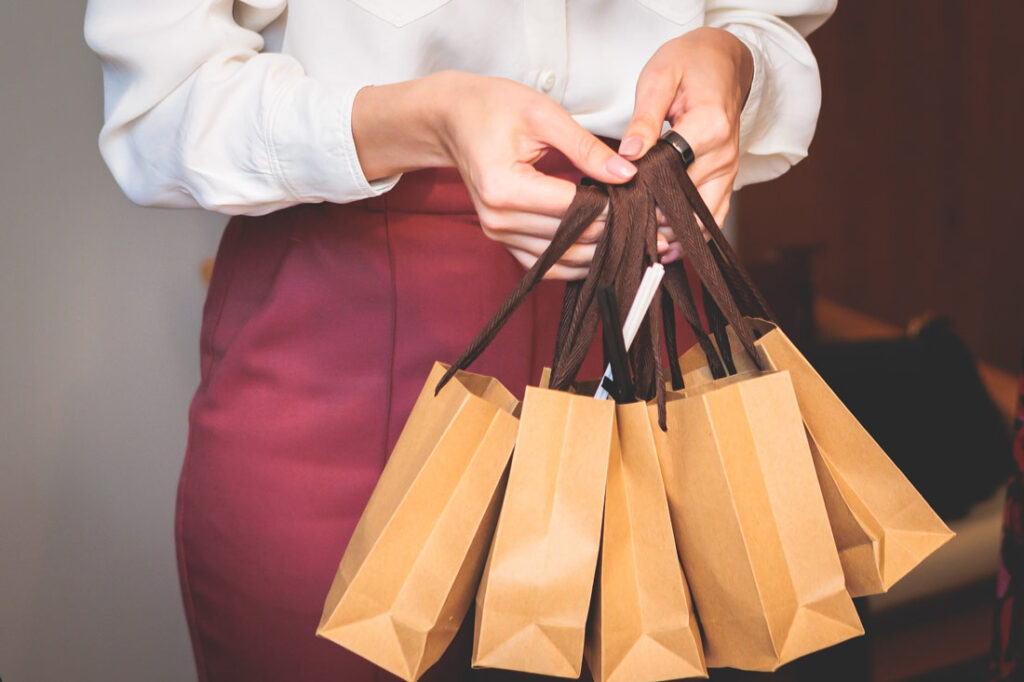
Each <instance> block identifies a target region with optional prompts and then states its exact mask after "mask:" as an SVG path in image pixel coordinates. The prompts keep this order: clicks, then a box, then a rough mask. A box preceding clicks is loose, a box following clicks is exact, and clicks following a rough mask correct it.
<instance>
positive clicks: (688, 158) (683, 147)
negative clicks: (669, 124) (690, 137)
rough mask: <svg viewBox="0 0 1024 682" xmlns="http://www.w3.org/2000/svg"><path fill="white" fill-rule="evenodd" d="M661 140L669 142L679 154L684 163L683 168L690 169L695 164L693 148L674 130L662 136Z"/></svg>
mask: <svg viewBox="0 0 1024 682" xmlns="http://www.w3.org/2000/svg"><path fill="white" fill-rule="evenodd" d="M661 139H663V140H665V142H668V143H669V144H670V145H672V147H673V148H674V149H675V150H676V151H677V152H679V158H680V159H682V161H683V168H689V167H690V164H691V163H693V158H694V157H693V147H691V146H690V143H689V142H687V141H686V140H685V139H684V138H683V136H682V135H680V134H679V133H677V132H676V131H674V130H670V131H668V132H667V133H665V134H664V135H662V136H661Z"/></svg>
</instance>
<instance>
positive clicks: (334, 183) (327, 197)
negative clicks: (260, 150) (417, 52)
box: [266, 77, 401, 204]
mask: <svg viewBox="0 0 1024 682" xmlns="http://www.w3.org/2000/svg"><path fill="white" fill-rule="evenodd" d="M365 85H366V84H342V85H335V84H324V83H320V82H317V81H315V80H314V79H312V78H309V77H303V78H301V79H299V80H298V81H297V82H295V83H294V84H292V86H291V87H290V88H287V89H286V90H284V91H283V92H282V93H281V95H280V97H279V98H278V101H277V105H276V106H274V107H273V109H272V111H271V114H270V116H269V117H268V119H267V135H266V141H267V147H268V149H267V153H268V155H269V157H270V163H271V168H272V170H273V172H274V174H275V175H277V177H278V179H279V181H280V182H281V184H282V186H284V187H285V189H286V190H287V191H288V193H289V194H291V195H292V198H293V199H294V200H295V201H296V202H301V203H312V202H320V201H330V202H333V203H338V204H344V203H348V202H352V201H358V200H360V199H366V198H369V197H375V196H379V195H381V194H383V193H385V192H387V191H388V190H390V189H391V188H392V187H394V186H395V184H396V183H397V182H398V180H399V179H400V178H401V175H395V176H393V177H389V178H383V179H381V180H375V181H373V182H370V181H369V180H367V179H366V175H365V174H364V173H363V169H362V167H361V166H360V165H359V156H358V154H357V153H356V144H355V140H354V139H353V137H352V103H353V102H354V101H355V97H356V93H357V92H359V90H360V89H361V88H363V87H364V86H365Z"/></svg>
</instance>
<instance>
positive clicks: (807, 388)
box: [684, 319, 954, 597]
mask: <svg viewBox="0 0 1024 682" xmlns="http://www.w3.org/2000/svg"><path fill="white" fill-rule="evenodd" d="M750 321H751V324H752V325H753V326H754V328H755V329H756V330H757V331H758V332H760V333H761V335H762V336H761V338H760V339H759V340H758V341H757V342H756V344H755V346H756V348H757V350H758V352H759V353H760V354H761V358H762V359H763V360H764V362H765V363H767V365H768V366H769V367H771V368H773V369H778V370H782V369H785V370H788V371H789V373H790V376H791V377H792V379H793V388H794V390H795V391H796V398H797V402H798V403H799V405H800V412H801V414H802V415H803V419H804V424H805V425H806V427H807V434H808V438H809V440H810V444H811V452H812V454H813V455H814V465H815V468H816V470H817V473H818V482H819V484H820V485H821V490H822V493H823V494H824V497H825V506H826V508H827V509H828V513H829V520H830V521H831V523H832V534H833V535H834V537H835V541H836V545H837V546H838V548H839V558H840V560H842V562H843V572H844V573H845V574H846V587H847V589H848V590H849V592H850V594H852V595H853V596H855V597H860V596H864V595H869V594H878V593H880V592H885V591H887V590H888V589H889V588H890V587H892V586H893V585H894V584H895V583H896V582H897V581H898V580H900V579H901V578H902V577H903V576H905V575H906V574H907V573H909V572H910V570H911V569H913V568H914V567H915V566H917V565H918V564H920V563H921V562H922V561H924V559H925V558H927V557H928V556H929V555H930V554H931V553H932V552H934V551H935V550H937V549H938V548H939V547H941V546H942V545H944V544H945V543H946V542H948V541H949V540H950V539H951V538H952V537H953V535H954V534H953V532H952V531H951V530H950V529H949V528H948V527H947V526H946V524H945V523H943V522H942V519H940V518H939V516H938V515H937V514H936V513H935V512H934V511H932V508H931V507H930V506H929V505H928V503H927V502H926V501H925V500H924V498H923V497H921V495H920V493H918V492H917V490H916V489H915V488H914V486H913V484H911V483H910V481H908V480H907V478H906V476H904V475H903V473H902V472H901V471H900V470H899V468H897V467H896V465H895V464H894V463H893V461H892V460H891V459H889V457H888V456H887V455H886V454H885V452H884V451H883V450H882V448H881V447H879V445H878V443H876V442H875V440H874V439H873V438H872V437H871V435H870V434H869V433H868V432H867V431H866V430H865V429H864V427H863V426H861V424H860V422H858V421H857V418H856V417H854V416H853V415H852V414H851V413H850V411H849V410H848V409H846V406H845V405H843V403H842V401H841V400H839V398H838V397H837V396H836V394H835V393H834V392H833V391H832V389H830V388H829V387H828V384H826V383H825V381H824V380H823V379H822V378H821V376H820V375H819V374H818V373H817V372H816V371H815V370H814V368H813V367H812V366H811V364H810V363H809V362H808V361H807V359H806V358H804V356H803V354H801V353H800V351H799V350H797V348H796V346H795V345H793V342H792V341H790V340H789V338H788V337H787V336H786V335H785V334H784V333H783V332H782V330H781V329H779V328H778V327H776V326H775V325H774V324H772V323H771V322H766V321H764V320H756V319H752V320H750ZM730 333H731V330H730ZM733 347H735V348H738V347H739V346H738V345H736V344H733ZM684 357H685V358H686V361H685V362H686V365H687V367H692V366H694V365H696V364H699V362H700V357H702V354H701V353H699V352H689V353H687V354H685V355H684ZM734 359H735V360H736V364H737V369H738V370H740V371H743V370H749V369H750V368H751V367H752V364H751V363H750V359H749V358H748V357H746V354H744V353H736V354H735V356H734Z"/></svg>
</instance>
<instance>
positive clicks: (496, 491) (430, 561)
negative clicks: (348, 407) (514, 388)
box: [317, 363, 518, 680]
mask: <svg viewBox="0 0 1024 682" xmlns="http://www.w3.org/2000/svg"><path fill="white" fill-rule="evenodd" d="M444 371H445V367H444V366H443V365H441V364H439V363H435V364H434V368H433V370H432V371H431V373H430V376H429V377H428V378H427V381H426V384H425V385H424V387H423V390H422V392H421V393H420V396H419V398H418V399H417V401H416V405H415V406H414V407H413V410H412V414H411V415H410V416H409V420H408V421H407V422H406V425H405V428H404V429H403V430H402V434H401V436H400V437H399V439H398V442H397V443H396V445H395V449H394V452H392V453H391V457H390V459H389V460H388V463H387V466H385V468H384V471H383V473H382V474H381V477H380V481H379V482H378V484H377V487H376V488H375V489H374V491H373V495H372V496H371V497H370V501H369V503H367V505H366V509H365V510H364V511H363V515H362V517H361V518H360V519H359V523H358V525H357V526H356V529H355V532H354V533H353V535H352V539H351V540H350V542H349V544H348V548H347V549H346V550H345V555H344V557H342V560H341V565H340V566H339V567H338V573H337V575H336V577H335V579H334V583H333V584H332V585H331V589H330V592H329V594H328V595H327V602H326V604H325V605H324V612H323V617H322V618H321V620H320V626H319V627H318V628H317V635H319V636H321V637H325V638H327V639H330V640H332V641H334V642H336V643H338V644H340V645H342V646H344V647H345V648H347V649H350V650H351V651H353V652H355V653H357V654H359V655H360V656H363V657H364V658H366V659H368V660H370V661H372V662H373V663H375V664H376V665H379V666H380V667H382V668H384V669H386V670H388V671H390V672H392V673H394V674H395V675H398V676H399V677H401V678H402V679H405V680H416V679H418V678H419V677H420V676H421V675H422V674H423V672H424V671H425V670H426V669H427V668H429V667H430V666H431V665H433V664H434V663H435V662H437V660H438V659H439V658H440V657H441V654H442V653H443V652H444V650H445V649H446V648H447V647H448V645H449V644H450V643H451V641H452V639H453V638H454V637H455V634H456V632H457V631H458V629H459V626H460V625H461V623H462V621H463V619H464V618H465V616H466V612H467V611H468V610H469V606H470V604H471V603H472V599H473V594H474V592H475V590H476V587H477V584H478V581H479V578H480V574H481V571H482V570H483V565H484V560H485V558H486V554H487V547H488V544H489V542H490V539H491V535H492V533H493V530H494V524H495V522H496V520H497V513H498V507H499V505H500V503H501V502H500V500H501V497H502V493H503V490H504V480H505V477H504V473H505V471H506V468H507V464H508V460H509V456H510V455H511V453H512V447H513V445H514V443H515V436H516V430H517V428H518V421H517V420H516V418H515V417H513V416H512V413H513V411H514V410H515V409H516V407H517V401H516V399H515V397H514V396H513V395H512V394H511V393H509V392H508V391H507V390H506V389H505V388H504V387H503V386H502V385H501V384H500V383H499V382H498V381H497V380H495V379H492V378H490V377H485V376H480V375H477V374H470V373H468V372H458V373H457V374H456V375H455V378H454V380H453V381H451V382H450V383H449V384H448V385H447V386H445V388H444V389H443V390H442V391H441V392H440V394H438V395H437V396H436V397H435V395H434V387H435V386H436V385H437V382H438V380H439V379H440V378H441V376H442V375H443V374H444Z"/></svg>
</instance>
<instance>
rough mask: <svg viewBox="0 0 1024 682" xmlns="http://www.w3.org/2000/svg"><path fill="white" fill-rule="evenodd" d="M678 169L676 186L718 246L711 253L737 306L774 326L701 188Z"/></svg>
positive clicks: (759, 293)
mask: <svg viewBox="0 0 1024 682" xmlns="http://www.w3.org/2000/svg"><path fill="white" fill-rule="evenodd" d="M677 166H678V167H677V168H676V169H675V170H676V182H677V183H678V184H679V187H680V189H682V191H683V194H684V195H686V199H687V200H688V201H689V202H690V205H691V206H693V210H694V212H695V213H696V214H697V218H699V219H700V222H701V224H703V225H704V229H705V230H706V231H707V233H708V235H709V236H710V237H711V241H712V242H713V243H714V246H715V248H713V249H712V250H711V251H712V255H713V256H714V258H715V261H716V262H717V263H718V265H719V268H720V269H721V271H722V274H723V275H724V276H725V278H726V280H727V281H728V283H729V289H730V290H731V291H732V293H733V296H734V297H736V299H737V302H738V303H739V304H740V306H741V308H742V309H743V314H744V315H748V316H752V317H763V318H764V319H766V320H770V321H772V322H774V321H775V316H774V315H773V314H772V311H771V308H769V306H768V302H767V301H766V300H765V298H764V296H763V295H762V294H761V291H760V290H759V289H758V288H757V286H756V285H755V284H754V280H753V279H751V277H750V273H749V272H748V271H747V269H746V267H744V266H743V263H742V262H741V261H740V259H739V256H738V255H737V254H736V251H735V249H733V248H732V244H730V243H729V240H728V239H726V238H725V235H724V234H722V230H721V229H720V228H719V226H718V223H716V222H715V218H714V216H712V215H711V210H710V209H709V208H708V206H707V204H706V203H704V199H703V198H702V197H701V196H700V192H699V191H698V190H697V186H696V185H694V184H693V180H692V179H691V178H690V176H689V174H688V173H687V172H686V169H685V168H683V166H682V164H681V163H680V164H677ZM662 210H664V209H662Z"/></svg>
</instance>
